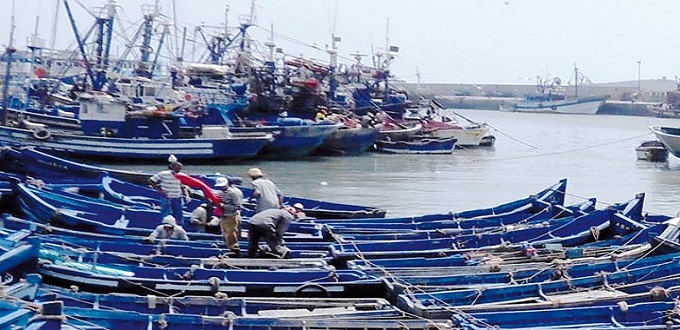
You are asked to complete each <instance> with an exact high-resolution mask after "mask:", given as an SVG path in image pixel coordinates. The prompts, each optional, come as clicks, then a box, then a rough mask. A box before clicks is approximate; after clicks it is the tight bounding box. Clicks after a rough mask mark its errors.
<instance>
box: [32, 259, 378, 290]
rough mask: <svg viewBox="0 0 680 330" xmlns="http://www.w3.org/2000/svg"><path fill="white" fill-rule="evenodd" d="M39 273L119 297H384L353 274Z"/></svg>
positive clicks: (45, 269) (107, 269)
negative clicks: (131, 294)
mask: <svg viewBox="0 0 680 330" xmlns="http://www.w3.org/2000/svg"><path fill="white" fill-rule="evenodd" d="M38 272H39V273H40V274H41V275H42V276H44V277H45V278H46V281H47V282H48V283H54V284H60V285H61V286H65V287H68V286H70V285H73V284H76V285H78V286H79V287H81V288H82V289H84V290H89V291H96V292H122V293H137V294H139V293H142V292H144V293H150V294H157V293H166V294H183V295H191V294H195V295H206V294H208V295H212V294H215V293H217V292H223V293H226V294H228V295H229V296H259V297H263V296H266V297H275V296H277V297H294V296H297V297H337V298H352V297H364V298H367V297H374V298H381V297H382V296H383V295H384V286H383V282H382V281H381V280H380V279H379V278H377V277H373V276H367V275H365V274H363V273H362V272H360V271H355V270H341V269H339V270H319V269H316V268H310V269H262V270H258V269H249V270H238V269H210V268H200V267H198V266H192V267H163V268H157V267H153V266H134V265H120V264H111V265H109V264H99V263H96V264H95V263H86V262H77V261H72V260H69V259H62V260H60V261H56V262H51V263H41V264H39V267H38Z"/></svg>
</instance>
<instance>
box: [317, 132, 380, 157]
mask: <svg viewBox="0 0 680 330" xmlns="http://www.w3.org/2000/svg"><path fill="white" fill-rule="evenodd" d="M378 132H379V131H378V129H377V128H374V127H352V128H350V127H347V128H342V129H339V130H337V131H335V132H333V133H332V134H331V135H330V136H329V137H328V138H327V139H326V140H325V141H324V142H323V144H321V146H319V148H318V149H317V150H316V152H315V153H317V154H323V155H357V154H360V153H363V152H365V151H366V150H368V148H370V147H371V146H372V145H373V143H375V141H376V139H377V138H378Z"/></svg>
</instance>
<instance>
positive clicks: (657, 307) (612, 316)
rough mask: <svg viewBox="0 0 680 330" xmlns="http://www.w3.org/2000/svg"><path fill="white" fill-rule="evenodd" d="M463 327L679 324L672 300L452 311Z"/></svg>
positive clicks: (656, 326)
mask: <svg viewBox="0 0 680 330" xmlns="http://www.w3.org/2000/svg"><path fill="white" fill-rule="evenodd" d="M453 318H454V320H455V322H456V325H457V326H459V327H461V328H464V329H489V328H502V329H614V328H628V329H668V328H670V329H673V328H675V326H674V325H675V324H678V323H680V318H679V317H678V313H677V303H675V302H644V303H637V304H628V303H626V302H625V301H621V302H619V303H612V304H609V305H603V306H594V307H570V308H551V309H547V310H539V311H509V312H491V313H484V312H478V313H465V314H462V313H461V314H454V315H453Z"/></svg>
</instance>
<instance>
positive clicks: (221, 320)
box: [62, 307, 448, 330]
mask: <svg viewBox="0 0 680 330" xmlns="http://www.w3.org/2000/svg"><path fill="white" fill-rule="evenodd" d="M227 314H228V313H227ZM363 314H365V315H366V316H361V315H358V316H356V317H351V316H348V317H338V318H333V317H331V316H325V317H324V316H319V317H314V316H309V317H299V318H284V317H277V316H270V317H264V316H263V317H233V316H230V314H228V315H225V316H204V315H200V314H180V313H167V314H144V313H138V312H131V311H125V310H108V309H92V308H78V307H64V310H63V314H62V315H63V319H65V320H66V321H63V322H64V323H65V325H66V326H69V328H67V329H92V328H94V329H163V328H167V327H169V328H171V329H177V330H194V329H196V327H197V326H198V325H200V329H203V330H223V329H225V328H228V329H234V330H268V329H271V330H277V329H280V330H306V329H310V328H313V329H367V330H381V329H398V328H400V327H408V328H409V329H417V328H427V326H428V325H431V324H434V323H435V322H433V321H431V320H426V319H422V318H413V317H409V316H405V315H403V314H399V313H398V312H383V311H379V313H370V314H373V316H371V315H370V314H369V313H363ZM447 324H448V322H447V321H442V325H447Z"/></svg>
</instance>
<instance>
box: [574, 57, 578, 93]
mask: <svg viewBox="0 0 680 330" xmlns="http://www.w3.org/2000/svg"><path fill="white" fill-rule="evenodd" d="M574 97H578V67H577V66H576V64H574Z"/></svg>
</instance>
